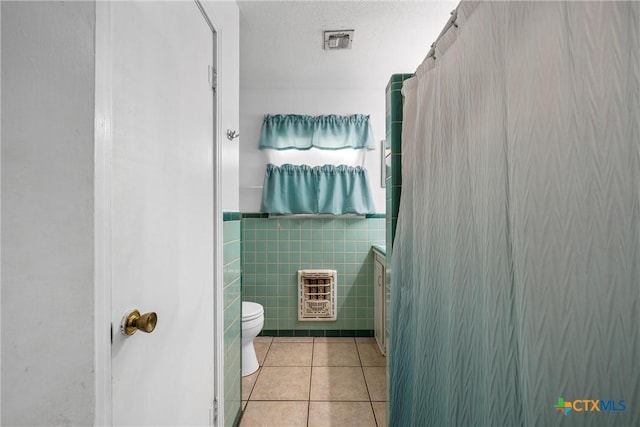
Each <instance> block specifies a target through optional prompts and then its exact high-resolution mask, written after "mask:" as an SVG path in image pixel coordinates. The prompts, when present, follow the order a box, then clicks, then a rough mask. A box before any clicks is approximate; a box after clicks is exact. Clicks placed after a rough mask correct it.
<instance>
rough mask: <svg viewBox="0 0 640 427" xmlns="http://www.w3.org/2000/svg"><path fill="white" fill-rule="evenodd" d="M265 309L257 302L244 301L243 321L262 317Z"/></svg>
mask: <svg viewBox="0 0 640 427" xmlns="http://www.w3.org/2000/svg"><path fill="white" fill-rule="evenodd" d="M263 313H264V309H263V308H262V306H261V305H260V304H258V303H256V302H250V301H242V320H253V319H255V318H256V317H260V316H262V315H263Z"/></svg>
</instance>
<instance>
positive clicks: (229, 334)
mask: <svg viewBox="0 0 640 427" xmlns="http://www.w3.org/2000/svg"><path fill="white" fill-rule="evenodd" d="M235 218H239V216H238V217H235V216H229V215H226V213H225V216H224V219H225V221H224V225H223V227H224V228H223V238H224V247H223V259H224V262H223V271H224V273H223V274H224V292H223V294H224V405H225V406H224V425H225V426H233V424H234V422H235V420H236V419H237V417H238V414H239V412H240V409H241V405H242V390H241V385H242V376H241V370H242V367H241V360H242V357H241V356H242V341H241V333H242V317H241V311H242V300H241V286H240V271H241V270H240V267H241V263H240V244H241V240H240V231H241V227H240V220H239V219H236V220H230V219H235Z"/></svg>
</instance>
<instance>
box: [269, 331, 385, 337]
mask: <svg viewBox="0 0 640 427" xmlns="http://www.w3.org/2000/svg"><path fill="white" fill-rule="evenodd" d="M260 336H266V337H373V336H374V335H373V330H372V329H264V330H262V332H260Z"/></svg>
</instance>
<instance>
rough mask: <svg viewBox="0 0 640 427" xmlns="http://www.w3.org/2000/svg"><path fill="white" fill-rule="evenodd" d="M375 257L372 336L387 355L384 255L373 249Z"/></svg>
mask: <svg viewBox="0 0 640 427" xmlns="http://www.w3.org/2000/svg"><path fill="white" fill-rule="evenodd" d="M373 253H374V255H375V261H374V264H373V265H374V268H373V271H374V274H373V278H374V284H373V287H374V289H373V292H374V296H373V330H374V335H375V337H376V341H377V343H378V347H380V352H381V353H382V354H383V355H386V353H387V347H386V342H385V329H386V327H385V318H386V316H385V312H384V301H385V276H386V271H385V270H386V261H385V255H384V254H382V253H381V252H379V251H378V250H376V249H375V248H374V251H373Z"/></svg>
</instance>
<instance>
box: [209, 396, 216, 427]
mask: <svg viewBox="0 0 640 427" xmlns="http://www.w3.org/2000/svg"><path fill="white" fill-rule="evenodd" d="M209 415H210V418H211V423H210V425H212V426H215V425H218V399H217V398H216V399H213V405H212V406H211V413H210V414H209Z"/></svg>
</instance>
